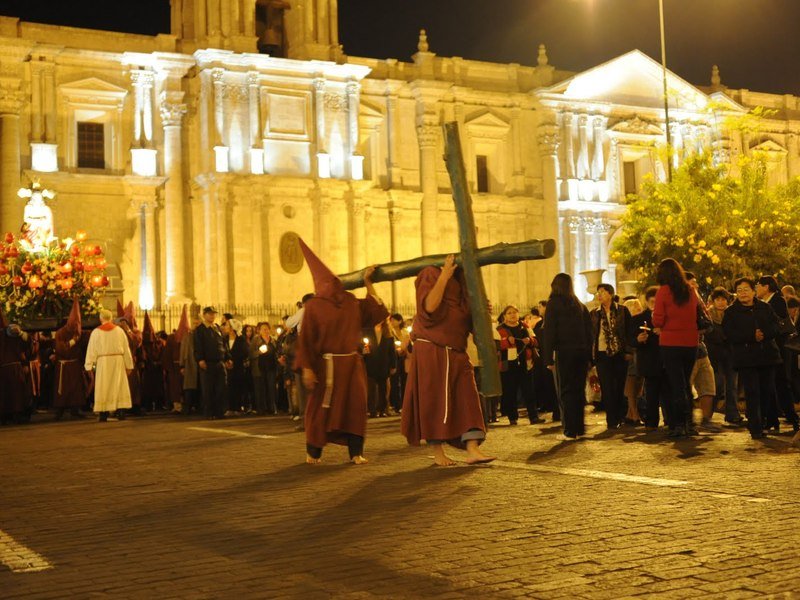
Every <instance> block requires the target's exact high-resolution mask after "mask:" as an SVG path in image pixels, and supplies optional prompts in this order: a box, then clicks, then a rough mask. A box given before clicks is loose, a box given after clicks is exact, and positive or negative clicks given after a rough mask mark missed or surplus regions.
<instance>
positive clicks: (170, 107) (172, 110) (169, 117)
mask: <svg viewBox="0 0 800 600" xmlns="http://www.w3.org/2000/svg"><path fill="white" fill-rule="evenodd" d="M159 109H160V111H161V122H162V123H163V124H164V126H165V127H169V126H174V125H180V124H181V120H182V119H183V115H185V114H186V111H187V109H186V105H185V104H173V103H170V102H162V103H161V106H160V107H159Z"/></svg>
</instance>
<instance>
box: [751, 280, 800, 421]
mask: <svg viewBox="0 0 800 600" xmlns="http://www.w3.org/2000/svg"><path fill="white" fill-rule="evenodd" d="M756 297H757V298H758V299H759V300H762V301H764V302H766V303H767V304H769V305H770V306H771V307H772V310H774V311H775V314H776V315H777V317H778V330H779V331H778V336H777V337H776V338H775V342H776V343H777V344H778V350H779V351H780V353H781V359H782V361H783V365H782V366H780V367H777V368H776V369H775V394H774V395H772V397H771V398H762V399H761V402H762V407H761V408H762V410H763V411H764V412H762V414H761V416H762V417H763V418H764V419H765V421H766V422H765V425H766V426H767V428H768V429H774V430H775V431H777V430H778V412H782V413H783V416H784V417H786V420H787V421H789V423H791V424H792V429H794V431H795V432H797V431H798V430H800V419H799V418H798V416H797V413H796V412H795V410H794V394H793V393H792V388H791V386H790V385H789V369H788V362H789V359H790V356H789V353H788V352H787V351H786V340H787V339H788V338H789V337H790V336H791V335H792V334H793V333H796V332H795V329H794V325H793V324H792V322H791V319H790V318H789V310H788V308H787V306H786V300H784V298H783V295H782V294H781V292H780V290H779V289H778V282H777V281H776V280H775V278H774V277H772V276H771V275H763V276H761V277H759V278H758V280H757V281H756Z"/></svg>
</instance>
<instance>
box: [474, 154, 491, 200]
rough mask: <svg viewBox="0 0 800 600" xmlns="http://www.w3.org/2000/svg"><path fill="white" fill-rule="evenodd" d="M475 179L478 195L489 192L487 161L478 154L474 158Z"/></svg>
mask: <svg viewBox="0 0 800 600" xmlns="http://www.w3.org/2000/svg"><path fill="white" fill-rule="evenodd" d="M475 175H476V177H475V179H476V181H477V184H478V193H479V194H486V193H488V192H489V161H488V159H487V157H486V156H484V155H482V154H479V155H477V156H476V157H475Z"/></svg>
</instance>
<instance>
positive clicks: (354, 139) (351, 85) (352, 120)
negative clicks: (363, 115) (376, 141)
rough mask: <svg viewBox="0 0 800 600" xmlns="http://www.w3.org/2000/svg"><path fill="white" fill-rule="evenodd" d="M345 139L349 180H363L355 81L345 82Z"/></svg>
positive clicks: (357, 97) (357, 94)
mask: <svg viewBox="0 0 800 600" xmlns="http://www.w3.org/2000/svg"><path fill="white" fill-rule="evenodd" d="M345 90H346V93H347V137H348V162H349V163H350V164H349V170H350V177H351V179H363V178H364V172H363V171H364V168H363V165H362V162H363V160H364V159H363V157H361V156H357V153H358V109H359V85H358V82H357V81H349V82H347V86H346V87H345ZM359 171H360V172H359Z"/></svg>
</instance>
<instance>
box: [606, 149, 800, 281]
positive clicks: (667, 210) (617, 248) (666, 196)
mask: <svg viewBox="0 0 800 600" xmlns="http://www.w3.org/2000/svg"><path fill="white" fill-rule="evenodd" d="M739 167H740V169H739V172H740V175H739V177H733V176H731V175H730V174H729V173H728V171H727V168H725V167H724V166H715V165H714V164H713V163H712V160H711V156H710V155H708V154H702V155H696V156H693V157H690V158H688V159H687V160H686V161H685V162H684V163H683V165H681V167H680V168H678V169H677V170H676V171H675V172H674V174H673V180H672V182H671V183H663V182H657V181H655V179H654V178H652V177H651V178H648V179H647V180H646V181H645V182H644V184H643V185H642V189H641V191H640V193H639V194H635V195H634V194H632V195H629V196H628V199H627V202H628V210H627V211H626V213H625V215H624V216H623V218H622V227H623V228H622V232H621V234H620V236H619V237H618V238H617V240H616V242H615V244H614V246H613V248H612V258H613V260H616V261H617V262H618V263H619V264H621V265H622V266H623V267H624V268H625V270H627V271H629V272H631V273H633V274H635V275H636V277H637V279H639V281H642V282H643V283H646V284H651V283H654V279H655V273H656V268H657V266H658V263H659V262H660V261H661V260H662V259H663V258H666V257H672V258H674V259H676V260H677V261H678V262H680V263H681V264H682V265H683V267H684V268H685V269H687V270H690V271H693V272H694V273H695V274H696V275H697V279H698V281H699V282H700V283H701V285H702V287H703V288H704V289H705V290H706V291H707V290H708V289H710V288H712V287H714V286H717V285H722V286H724V287H727V288H730V287H731V286H732V284H733V281H734V279H736V278H737V277H740V276H742V275H756V276H758V275H762V274H764V275H766V274H772V275H775V276H777V278H778V280H779V281H781V282H798V281H800V263H799V262H798V261H796V260H795V257H796V256H797V253H798V250H800V211H798V210H797V208H796V203H797V201H798V199H800V180H794V181H792V182H790V183H789V184H786V185H778V186H772V187H770V186H768V185H767V175H766V165H765V162H764V160H762V159H761V158H760V157H758V156H754V157H748V158H744V159H742V160H741V161H740V164H739Z"/></svg>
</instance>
